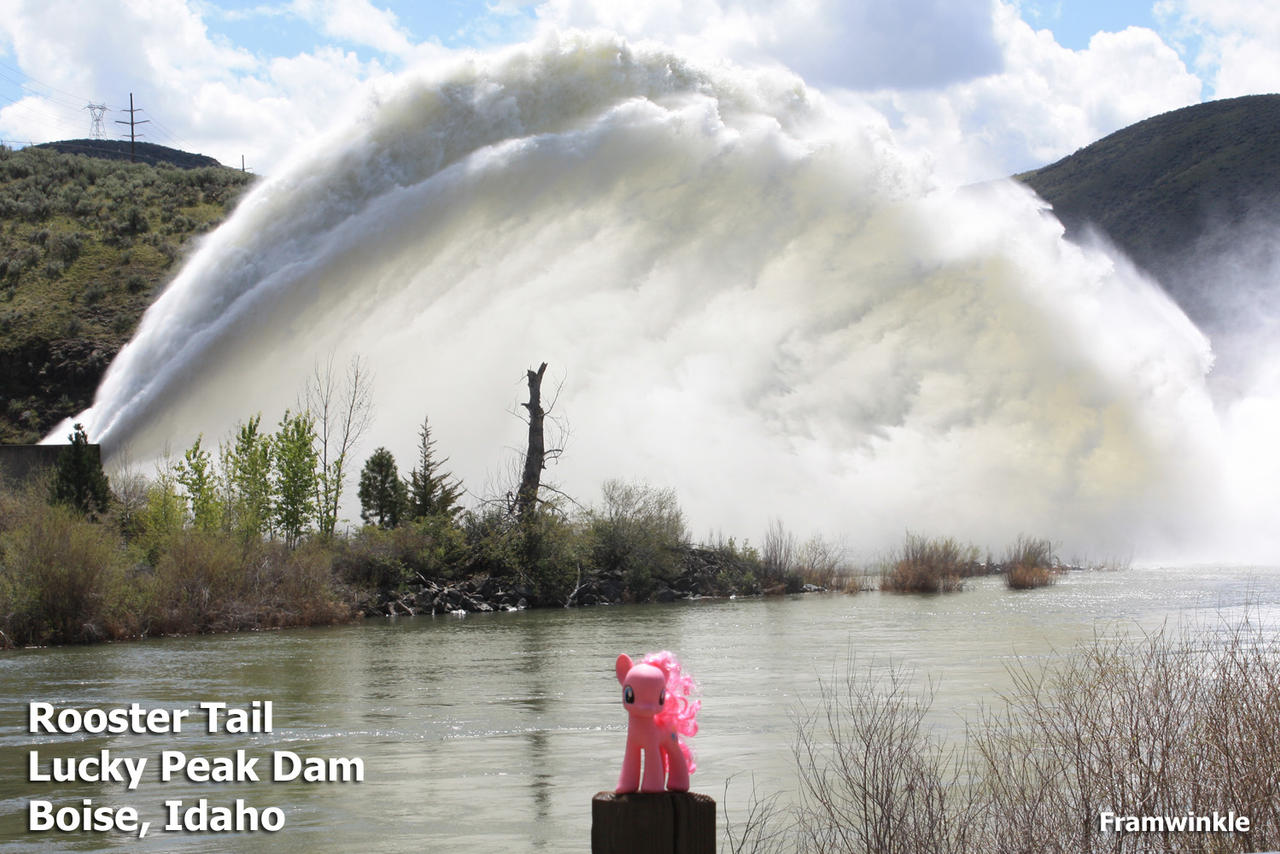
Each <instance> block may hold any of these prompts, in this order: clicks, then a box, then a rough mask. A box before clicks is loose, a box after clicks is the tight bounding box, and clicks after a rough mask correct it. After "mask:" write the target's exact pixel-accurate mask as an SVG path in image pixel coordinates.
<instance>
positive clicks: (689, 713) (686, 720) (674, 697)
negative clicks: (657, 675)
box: [642, 650, 702, 773]
mask: <svg viewBox="0 0 1280 854" xmlns="http://www.w3.org/2000/svg"><path fill="white" fill-rule="evenodd" d="M642 661H643V663H644V664H652V665H653V666H654V667H656V668H658V669H659V670H661V671H662V675H663V676H665V677H666V680H667V702H666V703H665V705H664V707H663V709H662V711H661V712H659V713H658V714H656V715H654V718H653V721H654V723H656V724H657V725H658V726H661V727H665V728H668V729H672V730H674V731H676V732H678V733H679V734H680V735H683V736H686V737H688V736H694V735H697V734H698V709H700V708H702V701H701V700H695V699H693V698H692V695H693V693H694V691H696V690H697V689H698V685H697V683H696V682H694V681H693V677H692V676H690V675H689V674H688V673H685V672H684V669H683V668H682V667H681V666H680V660H679V659H677V658H676V657H675V654H674V653H671V652H668V651H666V650H663V651H662V652H651V653H649V654H648V655H646V656H645V657H644V659H643V660H642ZM680 749H681V750H682V751H683V752H684V756H685V761H686V762H688V764H689V771H690V773H692V772H693V771H694V769H695V768H696V767H697V766H696V765H695V764H694V762H693V751H691V750H690V749H689V745H688V744H687V743H685V742H684V741H681V742H680Z"/></svg>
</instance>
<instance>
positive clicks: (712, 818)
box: [591, 792, 716, 854]
mask: <svg viewBox="0 0 1280 854" xmlns="http://www.w3.org/2000/svg"><path fill="white" fill-rule="evenodd" d="M715 850H716V802H715V799H714V798H712V797H711V796H709V795H701V794H698V793H696V792H655V793H652V794H642V793H633V794H627V795H617V794H614V793H613V792H598V793H597V794H596V796H595V797H594V798H592V799H591V854H715Z"/></svg>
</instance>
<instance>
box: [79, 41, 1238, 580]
mask: <svg viewBox="0 0 1280 854" xmlns="http://www.w3.org/2000/svg"><path fill="white" fill-rule="evenodd" d="M353 353H359V354H362V355H363V356H364V357H365V358H366V359H367V360H368V362H369V363H370V365H371V366H372V367H373V370H374V373H375V377H376V379H375V393H374V400H375V413H376V414H375V424H374V426H373V428H372V429H371V430H370V431H369V434H368V436H367V438H366V445H367V448H373V447H377V446H380V445H383V446H386V447H388V448H390V449H392V450H393V451H394V452H395V453H396V456H397V457H398V458H399V459H400V460H401V461H407V460H408V459H410V457H411V449H412V447H413V443H414V441H415V435H414V429H415V425H417V424H419V423H421V420H422V417H423V415H424V414H429V415H430V418H431V423H432V427H433V431H434V436H435V438H436V440H437V442H438V443H439V446H440V447H441V448H445V449H447V451H448V453H449V455H450V456H451V460H452V462H451V465H453V466H455V471H456V473H457V474H459V475H460V476H462V477H463V478H464V479H465V480H466V481H467V482H468V483H469V484H471V485H473V486H474V485H478V484H482V483H484V482H485V474H484V473H485V472H486V471H489V470H492V469H495V468H497V467H498V466H499V464H500V455H501V453H502V449H503V448H504V447H517V446H519V444H520V438H519V433H520V428H521V425H520V424H519V422H518V421H517V420H516V419H514V418H512V417H511V416H510V414H509V411H510V409H511V408H512V407H513V406H514V404H515V402H516V401H517V399H518V395H519V392H520V385H519V384H520V380H521V379H522V377H523V371H524V369H525V368H527V367H529V366H531V365H536V364H537V363H539V362H540V361H543V360H545V361H547V362H549V363H550V364H551V365H552V369H551V370H552V373H553V374H556V373H557V372H558V378H559V379H560V380H562V381H563V388H562V391H561V395H560V401H559V409H560V411H561V412H562V413H566V414H567V415H568V417H569V419H570V422H571V426H572V430H571V436H570V439H569V446H568V451H567V453H566V454H565V456H564V458H563V460H562V462H561V465H560V467H559V470H558V477H559V480H560V482H561V485H562V486H563V488H564V489H566V490H567V491H569V492H570V493H572V494H575V495H577V496H579V497H580V498H583V499H589V497H590V496H591V495H593V494H595V492H596V490H597V489H598V488H599V485H600V483H601V482H602V481H603V480H604V479H605V478H608V477H624V478H638V479H646V480H648V481H650V482H652V483H655V484H658V485H662V486H672V487H674V488H675V489H676V490H677V492H678V494H679V495H680V498H681V501H682V503H683V504H684V507H685V509H686V511H687V514H688V516H689V518H690V521H691V523H692V524H693V526H694V530H710V529H713V528H721V529H724V530H730V531H743V532H745V533H747V534H750V532H753V531H763V530H764V527H765V525H766V522H767V520H768V519H770V518H772V517H781V518H782V519H784V520H786V521H787V522H788V524H789V525H791V526H793V527H794V528H797V529H801V530H805V529H812V530H823V531H827V532H834V533H837V534H839V535H841V536H844V537H847V539H848V541H849V542H851V543H856V544H857V545H858V546H859V547H860V548H861V549H864V550H866V551H867V552H873V551H875V550H877V549H880V548H883V547H884V546H886V545H888V544H890V543H892V542H896V541H898V540H900V538H901V535H902V532H903V530H904V528H907V527H910V528H911V529H912V530H916V531H937V532H939V533H955V534H956V535H958V536H961V537H963V538H968V539H972V540H974V541H975V542H978V543H986V544H990V545H992V546H995V547H997V548H998V547H1000V546H1002V545H1003V544H1004V543H1005V542H1008V541H1011V540H1012V539H1013V538H1014V537H1015V536H1016V535H1017V534H1019V533H1024V532H1034V533H1036V534H1038V535H1044V536H1050V537H1053V538H1054V539H1055V540H1056V541H1057V542H1058V543H1060V544H1061V548H1062V550H1063V552H1064V553H1072V552H1074V553H1088V554H1091V555H1102V554H1118V553H1128V552H1129V551H1130V550H1136V553H1137V554H1139V555H1144V554H1146V555H1157V554H1158V555H1164V554H1172V553H1175V552H1176V550H1178V549H1183V548H1186V547H1188V545H1203V543H1202V542H1200V538H1201V537H1202V536H1206V535H1208V534H1210V533H1212V532H1216V531H1218V530H1220V523H1221V522H1222V520H1221V519H1220V518H1218V517H1219V515H1220V514H1226V513H1229V511H1230V497H1229V496H1228V495H1227V492H1228V486H1227V485H1226V484H1224V483H1223V481H1222V476H1221V471H1222V459H1221V448H1222V446H1223V441H1224V440H1223V437H1222V435H1221V428H1220V426H1219V423H1218V420H1217V418H1216V416H1215V414H1214V412H1213V408H1212V405H1211V403H1210V402H1209V399H1208V396H1207V395H1206V393H1205V387H1204V376H1205V374H1206V372H1207V371H1208V370H1209V367H1210V364H1211V355H1210V351H1209V347H1208V344H1207V342H1206V340H1205V338H1204V337H1203V336H1202V335H1201V334H1200V333H1199V332H1198V331H1197V330H1196V329H1195V328H1194V327H1193V326H1192V325H1191V324H1190V323H1189V322H1188V321H1187V320H1186V318H1185V317H1184V316H1183V314H1182V313H1181V312H1180V311H1178V310H1177V308H1176V307H1175V306H1173V305H1172V303H1170V302H1169V301H1168V299H1167V298H1165V297H1164V295H1163V294H1162V293H1161V292H1160V291H1159V289H1158V288H1157V287H1155V286H1154V285H1152V284H1151V283H1150V282H1148V281H1146V280H1144V279H1143V278H1142V277H1141V276H1139V275H1137V274H1136V273H1135V272H1133V270H1132V269H1130V268H1128V267H1126V266H1125V265H1123V264H1117V263H1115V262H1114V261H1113V260H1112V259H1111V258H1110V257H1108V256H1107V255H1106V254H1103V253H1100V252H1091V251H1086V250H1082V249H1079V248H1077V247H1074V246H1072V245H1070V244H1068V243H1066V242H1064V241H1063V240H1062V230H1061V227H1060V226H1059V225H1058V224H1057V222H1056V221H1055V220H1054V219H1052V217H1050V216H1048V215H1046V213H1045V211H1044V210H1043V205H1042V204H1041V203H1039V202H1038V201H1037V200H1036V199H1035V198H1034V197H1033V196H1031V195H1030V194H1029V193H1028V192H1026V191H1024V190H1021V189H1019V188H1017V187H1015V186H1013V185H1012V184H999V185H993V186H989V187H985V188H982V189H979V190H973V191H969V192H965V193H944V192H940V191H933V192H931V191H930V186H929V176H928V174H927V173H925V172H924V171H923V170H921V169H919V168H918V167H917V166H915V165H914V164H913V163H912V162H911V161H909V160H908V159H907V158H905V157H903V156H901V155H900V154H898V153H897V152H896V151H895V149H894V147H893V144H892V140H891V138H890V137H889V135H888V134H887V132H886V131H885V130H884V125H883V123H882V122H879V121H875V120H868V119H866V118H865V117H862V116H852V115H849V114H847V113H844V112H841V111H840V110H838V109H837V108H835V107H832V106H830V105H828V104H826V103H825V102H824V101H823V99H822V98H821V97H820V96H819V95H817V94H815V93H813V92H812V91H810V90H808V89H806V88H805V87H804V86H803V85H802V83H801V82H800V81H799V80H797V79H796V78H794V77H791V76H788V75H786V74H783V73H779V72H767V73H766V72H747V71H742V70H737V69H731V68H714V69H713V68H704V67H700V66H697V65H694V64H691V63H689V62H687V61H685V60H684V59H682V58H681V57H680V56H678V55H675V54H673V53H670V52H667V51H664V50H662V49H658V48H652V47H639V46H631V45H628V44H627V43H625V42H623V41H621V40H619V39H617V38H613V37H607V36H601V35H566V36H560V37H557V38H551V39H548V40H545V41H543V42H540V43H538V44H535V45H532V46H526V47H522V48H520V49H515V50H510V51H508V52H506V53H503V54H500V55H495V56H489V57H473V58H470V59H467V60H465V61H463V62H460V63H458V64H456V65H454V66H452V67H449V68H445V69H435V70H430V71H420V72H416V73H410V74H406V75H404V76H402V77H401V78H400V79H399V80H398V81H396V83H395V84H394V85H393V86H388V87H384V90H383V91H381V92H380V93H379V95H378V98H377V100H376V103H375V104H373V105H371V106H370V107H369V109H368V110H367V112H366V114H365V115H363V116H361V117H360V119H359V121H357V122H356V123H355V124H354V125H353V126H351V127H348V128H345V129H343V130H342V132H341V133H340V134H336V135H335V136H333V137H331V138H330V139H329V140H328V141H326V142H325V143H324V144H322V145H319V146H317V147H316V148H315V149H314V150H312V151H310V152H308V153H305V154H302V155H299V156H298V157H297V158H295V159H294V160H293V162H292V163H291V164H289V166H288V167H287V168H286V169H284V170H283V171H282V173H281V174H279V175H278V176H275V177H272V178H271V179H269V180H265V181H263V182H262V183H261V184H260V185H259V186H258V187H257V188H256V189H255V190H254V191H253V192H252V193H251V194H250V195H249V196H248V197H247V198H246V199H245V201H244V202H243V203H242V204H241V205H240V206H239V208H238V209H237V210H236V211H235V213H234V214H233V215H232V216H231V217H230V219H229V220H228V221H227V222H226V223H225V224H224V225H223V226H222V227H221V228H219V229H218V230H217V231H216V232H215V233H214V234H212V235H211V236H210V237H209V238H208V239H207V240H206V241H205V243H204V244H203V245H202V247H201V248H200V250H199V252H198V253H197V254H196V255H195V256H194V257H193V258H192V260H191V261H190V262H189V263H188V264H187V266H186V267H185V269H183V270H182V272H181V273H180V274H179V275H178V277H177V278H176V279H175V280H174V282H173V283H172V285H170V287H169V288H168V290H167V291H166V292H165V293H164V294H163V296H161V298H160V299H159V300H157V302H156V303H155V305H154V306H152V308H151V309H150V310H149V311H148V312H147V314H146V316H145V318H144V319H143V322H142V324H141V326H140V328H139V330H138V333H137V335H136V336H135V338H134V340H133V341H132V342H130V344H129V345H128V346H127V347H126V348H125V349H124V350H123V351H122V352H121V353H120V356H119V357H118V358H117V359H116V361H115V363H114V364H113V365H112V367H111V369H110V371H109V372H108V375H107V377H106V378H105V380H104V381H103V383H102V386H101V388H100V389H99V392H98V396H97V399H96V400H95V402H94V405H93V407H92V408H91V409H90V410H88V411H87V412H85V413H84V414H83V415H82V416H80V417H81V418H82V419H83V420H84V421H85V422H86V423H87V424H88V425H89V426H90V429H91V431H92V434H93V435H94V436H95V437H96V438H97V439H99V440H100V441H101V442H102V443H103V445H104V447H105V448H106V449H107V451H108V453H112V452H114V451H116V450H118V449H123V448H126V447H127V448H129V449H130V453H131V455H132V456H133V457H134V458H139V459H145V458H148V457H151V456H154V455H156V454H158V453H159V452H160V450H161V449H162V448H163V447H164V446H165V445H166V444H170V445H172V446H175V447H180V446H181V445H182V443H186V442H189V441H190V440H191V439H192V438H194V436H195V435H196V434H197V433H200V432H203V433H204V434H206V435H207V436H219V435H225V433H226V432H227V431H228V430H229V429H230V428H231V426H232V425H233V424H234V423H235V422H236V421H237V420H240V419H244V418H247V417H249V416H251V415H253V414H254V413H255V412H258V411H261V412H263V413H264V414H265V416H266V419H267V420H268V422H269V421H270V420H271V419H272V418H275V417H278V415H279V413H280V412H281V411H282V410H283V409H284V408H285V407H286V406H288V405H290V404H292V403H293V402H294V400H295V398H296V394H297V392H298V390H299V389H300V388H301V386H302V384H303V381H304V378H305V376H306V374H307V373H308V371H310V369H311V368H312V366H313V365H314V364H315V362H316V360H317V359H321V358H329V357H330V356H333V357H334V358H336V359H337V360H338V363H339V364H340V363H342V361H343V360H345V359H346V358H347V357H349V355H351V354H353ZM367 448H366V449H365V450H367ZM350 515H354V514H350Z"/></svg>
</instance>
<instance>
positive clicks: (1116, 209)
mask: <svg viewBox="0 0 1280 854" xmlns="http://www.w3.org/2000/svg"><path fill="white" fill-rule="evenodd" d="M1017 177H1018V179H1019V180H1021V181H1023V182H1024V183H1026V184H1027V185H1028V186H1030V187H1031V188H1032V189H1034V190H1035V191H1036V192H1037V193H1038V194H1039V195H1040V196H1041V197H1042V198H1043V199H1045V200H1046V201H1047V202H1049V203H1050V204H1051V205H1053V209H1054V212H1055V213H1056V214H1057V216H1058V218H1059V219H1060V220H1062V222H1063V224H1064V225H1065V226H1066V227H1067V229H1068V236H1074V235H1077V234H1079V233H1080V231H1081V229H1082V228H1084V227H1085V225H1086V224H1088V223H1092V224H1093V225H1094V226H1097V227H1098V228H1100V229H1101V230H1102V231H1103V232H1104V233H1105V234H1106V235H1107V236H1108V237H1109V238H1110V239H1111V240H1112V241H1113V242H1114V243H1115V244H1116V245H1117V246H1119V247H1120V248H1121V249H1123V250H1124V251H1125V253H1126V254H1127V255H1129V257H1130V258H1132V259H1133V260H1134V261H1136V262H1137V263H1138V264H1139V265H1140V266H1142V267H1144V268H1145V269H1147V270H1148V271H1149V272H1151V273H1153V274H1155V275H1156V276H1157V278H1159V279H1160V281H1161V283H1162V284H1164V285H1165V286H1166V288H1168V289H1169V290H1170V292H1171V293H1172V294H1173V296H1174V297H1175V298H1176V299H1178V301H1179V302H1180V303H1181V304H1182V305H1183V307H1184V309H1186V310H1187V311H1188V313H1189V314H1191V316H1192V318H1193V319H1195V320H1202V319H1203V315H1204V313H1205V312H1206V311H1211V310H1212V306H1211V305H1210V303H1211V301H1212V296H1211V295H1209V296H1206V295H1205V293H1204V292H1203V286H1209V287H1211V286H1212V283H1199V282H1193V281H1189V280H1188V278H1187V276H1186V274H1185V269H1186V266H1187V264H1188V262H1189V261H1190V260H1192V257H1191V256H1193V255H1194V254H1195V253H1196V252H1197V251H1199V250H1202V249H1203V248H1204V247H1203V246H1202V245H1199V244H1200V243H1201V241H1202V239H1203V238H1205V237H1206V236H1207V235H1209V234H1211V233H1215V232H1216V233H1223V232H1224V231H1225V232H1227V233H1228V234H1229V231H1230V229H1231V228H1232V227H1235V226H1239V225H1240V224H1241V223H1243V222H1244V221H1245V220H1246V219H1247V218H1249V217H1264V218H1265V217H1274V216H1276V215H1277V214H1280V95H1251V96H1248V97H1243V98H1232V99H1229V100H1224V101H1213V102H1210V103H1207V104H1197V105H1195V106H1192V107H1187V108H1185V109H1181V110H1175V111H1173V112H1170V113H1165V114H1163V115H1159V116H1155V117H1154V118H1150V119H1146V120H1145V121H1141V122H1138V123H1137V124H1135V125H1131V126H1130V127H1127V128H1125V129H1123V130H1120V131H1117V132H1116V133H1113V134H1111V135H1110V136H1107V137H1105V138H1103V139H1100V140H1098V141H1097V142H1095V143H1093V144H1092V145H1089V146H1086V147H1085V148H1082V149H1080V150H1079V151H1077V152H1076V153H1075V154H1072V155H1071V156H1069V157H1066V158H1063V159H1062V160H1059V161H1058V162H1057V163H1054V164H1052V165H1050V166H1045V167H1044V168H1042V169H1037V170H1035V171H1033V172H1027V173H1024V174H1022V175H1018V176H1017Z"/></svg>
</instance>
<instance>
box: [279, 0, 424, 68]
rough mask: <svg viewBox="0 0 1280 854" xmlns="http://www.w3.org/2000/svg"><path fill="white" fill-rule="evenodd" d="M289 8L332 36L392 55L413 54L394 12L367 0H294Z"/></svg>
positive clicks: (410, 43)
mask: <svg viewBox="0 0 1280 854" xmlns="http://www.w3.org/2000/svg"><path fill="white" fill-rule="evenodd" d="M291 10H292V11H293V12H294V13H295V14H297V15H299V16H300V17H302V18H303V19H305V20H307V21H310V22H311V23H313V24H315V25H317V26H318V27H319V28H320V30H321V32H323V33H324V34H325V35H327V36H329V37H331V38H335V39H339V40H341V41H345V42H348V43H350V44H355V45H364V46H366V47H371V48H373V49H374V50H378V51H381V52H383V53H387V54H390V55H392V56H399V57H407V56H411V55H412V54H413V53H414V46H413V43H412V42H411V41H410V40H409V34H408V32H407V31H406V30H405V29H404V28H403V27H401V26H400V21H399V19H398V18H397V17H396V14H395V13H394V12H392V11H390V10H388V9H379V8H377V7H376V6H374V5H373V4H372V3H370V2H369V0H293V5H292V6H291Z"/></svg>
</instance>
